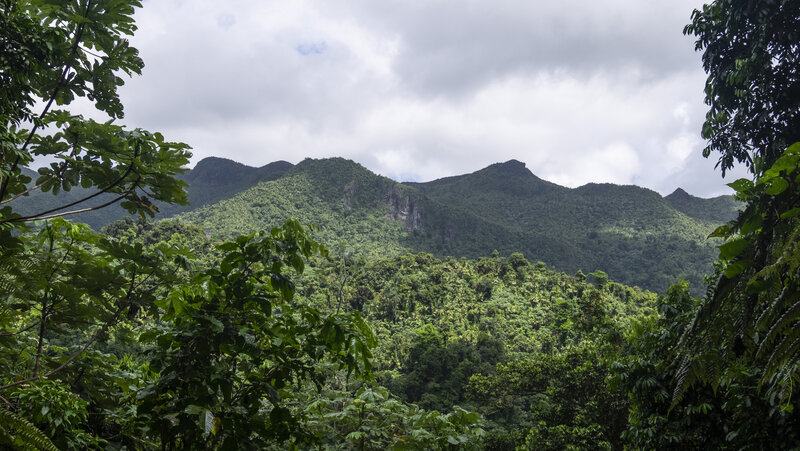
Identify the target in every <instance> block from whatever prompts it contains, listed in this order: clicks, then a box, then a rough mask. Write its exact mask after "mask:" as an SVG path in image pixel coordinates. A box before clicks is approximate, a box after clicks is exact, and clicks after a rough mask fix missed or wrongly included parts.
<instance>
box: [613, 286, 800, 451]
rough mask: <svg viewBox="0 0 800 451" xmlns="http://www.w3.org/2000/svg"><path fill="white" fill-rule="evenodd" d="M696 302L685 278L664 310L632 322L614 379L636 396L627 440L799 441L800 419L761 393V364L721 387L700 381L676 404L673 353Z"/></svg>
mask: <svg viewBox="0 0 800 451" xmlns="http://www.w3.org/2000/svg"><path fill="white" fill-rule="evenodd" d="M697 301H698V300H697V299H694V298H692V297H691V296H690V294H689V292H688V289H687V286H686V283H685V282H684V283H681V284H676V285H674V286H673V287H671V288H670V289H669V290H668V291H667V293H666V295H664V296H663V297H660V298H659V300H658V314H657V315H650V316H643V317H641V318H640V319H639V320H638V321H636V322H635V323H633V325H632V327H631V328H630V330H629V332H628V334H627V342H628V348H627V349H625V350H624V351H622V352H620V353H619V360H618V361H617V362H616V363H615V364H614V367H613V368H614V373H615V377H614V384H613V385H614V386H617V387H621V388H623V389H624V390H625V391H626V392H628V393H629V396H630V401H631V408H630V415H629V418H628V423H629V424H628V426H627V429H626V431H625V432H624V434H623V437H624V438H625V441H626V443H628V444H629V445H630V446H632V447H633V448H635V449H652V448H656V449H664V448H672V447H675V446H681V447H690V448H698V449H748V448H750V447H752V445H753V444H754V443H758V444H759V446H762V447H764V448H765V449H787V448H792V447H793V446H794V444H795V443H797V440H798V439H800V437H798V436H797V430H798V429H797V426H798V419H797V417H796V416H794V415H791V414H789V413H787V412H785V411H783V410H782V409H781V405H780V400H779V399H778V398H777V397H775V396H771V395H768V394H765V393H763V392H759V390H758V389H757V379H758V376H759V374H760V371H761V370H760V369H759V368H758V367H755V366H749V367H748V366H745V365H742V364H738V365H737V368H736V369H735V374H736V377H735V380H734V378H730V379H728V380H727V381H726V382H725V383H723V384H720V387H718V388H717V389H716V390H715V389H713V388H712V387H711V386H710V385H707V384H695V385H694V386H692V387H690V388H687V389H686V390H685V392H684V393H683V396H682V398H681V399H680V401H679V402H677V403H675V404H673V402H672V390H673V387H674V383H675V382H674V380H675V376H676V374H677V371H678V368H676V366H675V365H674V364H673V358H674V353H675V351H676V349H677V347H678V343H679V340H680V337H681V335H682V334H683V332H684V330H685V328H686V327H687V326H688V325H689V324H690V323H691V321H692V319H693V317H694V315H695V310H696V305H697ZM729 374H733V373H729Z"/></svg>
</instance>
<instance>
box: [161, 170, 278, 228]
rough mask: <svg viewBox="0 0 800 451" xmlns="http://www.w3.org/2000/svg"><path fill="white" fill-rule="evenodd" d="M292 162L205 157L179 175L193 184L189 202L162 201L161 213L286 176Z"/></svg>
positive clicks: (179, 210)
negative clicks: (254, 162) (248, 162)
mask: <svg viewBox="0 0 800 451" xmlns="http://www.w3.org/2000/svg"><path fill="white" fill-rule="evenodd" d="M292 166H293V165H292V164H291V163H289V162H287V161H275V162H273V163H270V164H267V165H265V166H261V167H260V168H254V167H251V166H245V165H243V164H241V163H237V162H235V161H233V160H228V159H227V158H217V157H208V158H204V159H202V160H200V162H198V163H197V165H195V167H194V168H192V169H191V170H189V171H187V172H186V173H184V174H183V175H182V176H180V177H179V178H180V179H182V180H183V181H185V182H186V183H188V184H189V186H188V187H187V188H186V194H187V197H188V199H189V205H170V204H159V205H158V208H159V211H160V213H159V215H158V217H160V218H166V217H169V216H174V215H176V214H178V213H183V212H186V211H189V210H194V209H195V208H199V207H202V206H203V205H207V204H212V203H214V202H217V201H220V200H222V199H227V198H229V197H231V196H233V195H235V194H236V193H238V192H240V191H243V190H245V189H248V188H250V187H252V186H254V185H256V184H258V183H259V182H263V181H270V180H275V179H278V178H280V177H283V175H284V174H286V172H287V171H289V170H290V169H291V168H292Z"/></svg>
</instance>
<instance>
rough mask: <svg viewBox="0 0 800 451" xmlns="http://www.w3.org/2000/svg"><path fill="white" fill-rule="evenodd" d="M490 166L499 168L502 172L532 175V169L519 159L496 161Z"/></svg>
mask: <svg viewBox="0 0 800 451" xmlns="http://www.w3.org/2000/svg"><path fill="white" fill-rule="evenodd" d="M489 167H490V168H494V169H496V170H499V171H500V172H501V173H502V174H508V175H531V174H532V173H531V171H529V170H528V169H527V168H526V167H525V163H523V162H521V161H519V160H508V161H506V162H505V163H495V164H493V165H491V166H489Z"/></svg>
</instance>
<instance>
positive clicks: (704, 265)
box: [14, 158, 738, 291]
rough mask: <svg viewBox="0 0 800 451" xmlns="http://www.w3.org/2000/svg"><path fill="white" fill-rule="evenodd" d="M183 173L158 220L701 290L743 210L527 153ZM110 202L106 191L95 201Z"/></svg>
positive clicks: (210, 167) (38, 204) (212, 164)
mask: <svg viewBox="0 0 800 451" xmlns="http://www.w3.org/2000/svg"><path fill="white" fill-rule="evenodd" d="M31 175H32V176H33V178H34V179H35V178H36V177H35V174H31ZM181 178H182V179H183V180H184V181H186V182H187V183H188V185H189V186H188V188H187V194H188V198H189V201H190V205H189V206H179V205H165V204H159V205H158V207H159V209H160V212H159V213H158V215H157V216H156V217H157V218H166V217H170V216H175V215H178V217H180V218H181V219H182V220H184V221H188V222H192V223H196V224H198V225H200V226H201V227H203V228H204V229H206V230H207V231H209V232H211V233H214V234H217V235H220V236H225V237H232V236H235V235H237V234H240V233H246V232H248V231H252V230H256V229H263V228H270V227H272V226H275V225H278V224H280V223H282V222H283V221H284V220H285V219H286V218H287V217H295V218H298V219H299V220H300V221H302V222H304V223H307V224H312V225H314V226H315V227H316V230H315V234H316V236H317V237H318V239H319V240H320V241H322V242H323V243H326V244H327V245H328V246H329V247H332V248H340V249H341V250H343V251H346V252H350V253H353V254H359V255H362V256H366V257H370V256H384V257H386V256H395V255H398V254H401V253H405V252H431V253H433V254H435V255H437V256H440V257H443V256H456V257H480V256H487V255H490V254H492V253H493V251H495V250H496V251H498V252H499V253H500V254H503V255H509V254H511V253H513V252H522V253H523V254H524V255H525V256H526V257H527V258H528V259H529V260H533V261H536V260H540V261H543V262H546V263H547V264H549V265H551V266H552V267H554V268H556V269H559V270H562V271H566V272H576V271H578V270H581V271H584V272H592V271H595V270H602V271H604V272H606V273H608V274H609V276H610V277H611V278H613V279H614V280H617V281H620V282H623V283H626V284H630V285H639V286H641V287H643V288H649V289H653V290H658V291H663V290H664V289H665V288H667V287H668V286H669V284H671V283H672V282H674V281H675V280H676V279H677V278H684V279H687V280H689V281H690V282H692V285H693V287H694V288H695V289H696V290H699V289H700V287H701V286H702V277H703V275H704V274H705V273H707V272H709V271H710V270H711V266H710V264H711V262H712V261H713V260H714V257H715V256H716V253H717V250H716V247H715V245H716V244H718V243H716V242H715V241H712V240H707V239H706V237H707V236H708V234H709V233H710V232H711V231H712V230H713V229H714V228H715V227H716V226H717V225H719V224H720V223H723V222H726V221H728V220H730V219H732V218H733V217H734V216H735V214H736V210H737V207H738V204H737V202H736V201H735V200H734V199H733V198H732V197H731V196H720V197H716V198H712V199H702V198H698V197H695V196H692V195H690V194H688V193H686V192H685V191H684V190H682V189H677V190H676V191H675V192H673V193H672V194H670V195H668V196H666V197H662V196H660V195H659V194H658V193H656V192H654V191H651V190H649V189H646V188H640V187H637V186H619V185H612V184H597V183H590V184H587V185H584V186H581V187H579V188H574V189H571V188H565V187H562V186H559V185H556V184H554V183H550V182H547V181H545V180H542V179H540V178H539V177H536V176H535V175H534V174H533V173H531V171H530V170H528V169H527V168H526V167H525V164H524V163H522V162H519V161H516V160H511V161H507V162H505V163H497V164H493V165H491V166H488V167H486V168H484V169H481V170H479V171H476V172H473V173H471V174H464V175H459V176H454V177H446V178H442V179H438V180H434V181H431V182H426V183H398V182H395V181H393V180H390V179H388V178H386V177H381V176H378V175H376V174H374V173H372V172H371V171H369V170H368V169H366V168H364V167H363V166H361V165H359V164H357V163H354V162H352V161H349V160H345V159H342V158H330V159H323V160H313V159H306V160H303V161H302V162H300V163H298V164H297V165H292V164H291V163H288V162H285V161H278V162H274V163H270V164H268V165H265V166H262V167H259V168H254V167H249V166H245V165H243V164H240V163H237V162H234V161H231V160H228V159H223V158H206V159H204V160H202V161H200V162H199V163H198V164H197V165H196V166H195V167H194V168H193V169H191V170H189V171H187V172H186V173H184V174H183V175H182V176H181ZM88 194H91V191H87V190H84V189H81V188H73V189H72V190H71V191H69V192H62V193H60V194H59V195H58V196H56V197H54V196H52V195H51V194H50V193H39V192H35V193H34V194H32V195H31V196H28V197H24V198H20V199H18V200H16V201H14V202H15V203H16V204H17V205H15V208H17V209H18V211H20V212H21V213H23V214H32V213H38V212H41V211H45V210H49V209H50V208H54V207H55V206H57V205H61V204H64V203H68V202H72V201H74V200H77V199H80V198H82V197H84V196H86V195H88ZM104 201H106V199H105V197H104V196H99V197H98V198H96V199H93V201H92V203H91V205H96V204H101V203H103V202H104ZM124 215H125V212H124V211H123V210H122V209H120V208H119V207H116V206H114V207H110V208H105V209H102V210H99V211H94V212H88V213H82V214H79V215H75V216H74V217H73V219H75V220H78V221H82V222H86V223H88V224H90V225H91V226H92V227H93V228H95V229H99V228H100V227H102V226H103V225H105V224H107V223H109V222H111V221H113V220H115V219H119V218H121V217H122V216H124Z"/></svg>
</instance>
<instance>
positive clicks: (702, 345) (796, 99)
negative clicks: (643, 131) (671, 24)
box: [673, 0, 800, 411]
mask: <svg viewBox="0 0 800 451" xmlns="http://www.w3.org/2000/svg"><path fill="white" fill-rule="evenodd" d="M799 29H800V3H798V2H795V1H789V0H770V1H761V2H751V1H739V0H717V1H715V2H714V3H712V4H711V5H706V6H704V7H703V10H702V11H695V12H694V14H693V22H692V23H691V24H690V25H688V26H687V27H686V30H685V32H686V33H692V34H694V35H696V36H698V41H697V48H698V49H705V53H704V55H703V62H704V66H705V68H706V71H707V72H708V73H709V78H708V82H707V84H706V101H707V103H708V104H709V105H710V106H711V109H710V110H709V113H708V115H707V118H706V123H705V125H704V128H703V136H704V137H706V138H708V139H709V140H710V141H709V145H708V147H707V148H706V149H705V151H704V154H705V155H706V156H707V155H708V154H709V153H710V152H711V151H712V150H718V151H720V152H721V153H722V156H721V157H720V161H719V166H721V169H722V172H723V175H724V174H725V171H726V169H730V168H731V167H733V165H734V164H735V162H737V161H738V162H743V163H745V164H746V165H748V167H749V168H750V170H751V172H752V173H753V174H754V180H755V181H753V180H749V179H740V180H736V181H735V182H733V183H730V184H729V186H731V187H732V188H733V189H735V190H736V192H737V194H736V196H737V198H738V199H739V200H741V201H743V202H745V203H746V206H745V208H744V210H743V211H742V212H741V213H740V214H739V216H738V218H737V219H735V220H734V221H731V222H730V223H728V224H726V225H724V226H721V227H720V228H718V229H717V230H716V231H715V232H714V233H713V234H712V235H711V236H715V237H721V238H726V239H727V240H726V242H725V243H724V244H722V245H721V246H720V253H719V259H718V261H717V264H716V266H717V272H716V275H715V279H714V282H713V283H712V284H711V285H710V286H709V289H708V293H707V296H706V297H705V299H704V300H703V302H701V304H700V305H699V307H698V309H697V312H696V315H695V316H694V318H693V320H692V321H691V322H690V323H689V325H688V326H687V329H686V331H685V333H684V334H683V335H682V337H681V341H680V343H679V347H678V349H677V351H678V355H677V362H678V371H677V374H676V379H677V384H678V386H677V388H676V391H675V393H674V399H673V402H678V401H680V399H681V398H682V396H683V395H684V394H685V393H686V392H687V389H688V388H689V387H690V386H691V385H692V384H694V383H695V382H698V381H699V382H703V383H710V384H712V385H713V387H714V388H715V389H716V388H718V387H720V386H729V385H730V384H732V383H735V382H736V381H742V380H746V379H747V377H748V374H745V373H746V371H745V372H743V371H744V370H743V368H748V367H749V366H753V367H755V369H756V372H757V373H758V374H759V376H760V381H759V386H767V387H768V388H769V391H770V392H771V393H772V394H773V395H778V394H779V395H780V397H781V399H783V400H784V401H786V402H787V404H786V405H785V406H784V407H785V410H787V411H791V409H792V408H793V404H794V403H795V402H796V400H797V396H796V395H794V393H793V391H792V387H793V386H794V384H796V383H797V382H798V381H799V380H800V327H798V326H800V274H798V270H797V268H798V267H800V248H798V246H797V243H798V237H800V222H799V221H798V216H800V207H798V204H799V202H800V167H798V164H799V163H800V143H795V141H798V140H800V64H798V63H799V62H800V51H798V49H800V33H798V31H797V30H799Z"/></svg>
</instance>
